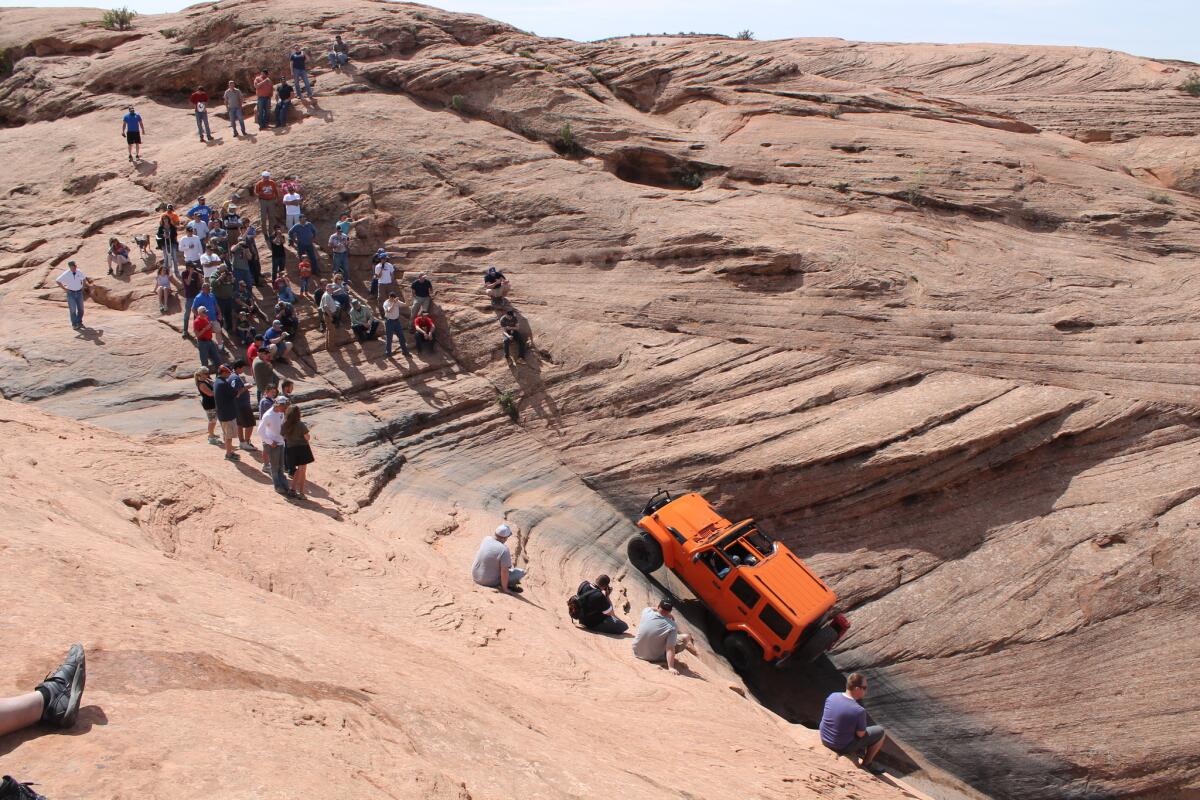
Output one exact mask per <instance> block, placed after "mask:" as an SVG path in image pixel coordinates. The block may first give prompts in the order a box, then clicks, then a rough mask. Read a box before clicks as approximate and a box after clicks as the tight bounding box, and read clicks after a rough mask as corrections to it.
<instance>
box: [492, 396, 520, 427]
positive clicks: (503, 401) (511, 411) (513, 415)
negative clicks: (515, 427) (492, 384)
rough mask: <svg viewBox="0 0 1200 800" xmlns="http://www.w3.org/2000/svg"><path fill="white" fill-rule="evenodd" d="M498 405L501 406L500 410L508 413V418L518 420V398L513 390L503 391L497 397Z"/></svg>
mask: <svg viewBox="0 0 1200 800" xmlns="http://www.w3.org/2000/svg"><path fill="white" fill-rule="evenodd" d="M496 405H498V406H500V410H501V411H503V412H504V413H505V414H508V418H509V419H511V420H512V421H513V422H516V421H517V399H516V398H515V397H513V393H512V392H501V393H500V394H499V396H497V397H496Z"/></svg>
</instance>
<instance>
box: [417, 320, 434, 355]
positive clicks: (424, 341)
mask: <svg viewBox="0 0 1200 800" xmlns="http://www.w3.org/2000/svg"><path fill="white" fill-rule="evenodd" d="M433 333H434V323H433V317H431V316H429V314H427V313H422V314H417V316H416V318H415V319H413V339H414V340H415V342H416V346H417V352H418V353H419V352H421V350H422V349H424V348H425V347H428V348H429V349H430V350H433Z"/></svg>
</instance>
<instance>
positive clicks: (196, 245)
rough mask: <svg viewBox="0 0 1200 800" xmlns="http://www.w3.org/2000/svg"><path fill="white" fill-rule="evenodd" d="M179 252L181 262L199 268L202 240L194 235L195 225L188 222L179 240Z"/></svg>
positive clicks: (202, 249) (202, 250)
mask: <svg viewBox="0 0 1200 800" xmlns="http://www.w3.org/2000/svg"><path fill="white" fill-rule="evenodd" d="M179 252H180V254H181V255H182V256H183V263H184V264H186V265H190V266H193V267H196V268H197V269H199V268H200V257H201V256H202V255H204V240H203V239H201V238H200V237H199V236H197V235H196V226H195V224H194V223H189V224H188V226H187V231H186V233H185V234H184V237H183V238H182V239H180V240H179Z"/></svg>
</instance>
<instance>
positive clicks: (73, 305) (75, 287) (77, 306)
mask: <svg viewBox="0 0 1200 800" xmlns="http://www.w3.org/2000/svg"><path fill="white" fill-rule="evenodd" d="M54 282H55V283H57V284H58V286H59V288H60V289H62V290H63V291H64V292H66V293H67V311H68V312H70V314H71V327H72V328H74V329H75V330H77V331H78V330H83V289H84V287H85V286H91V285H92V279H91V278H89V277H88V276H87V275H84V274H83V271H82V270H80V269H79V267H77V266H76V265H75V262H74V261H68V262H67V269H66V271H65V272H63V274H62V275H59V276H58V278H57V279H55V281H54Z"/></svg>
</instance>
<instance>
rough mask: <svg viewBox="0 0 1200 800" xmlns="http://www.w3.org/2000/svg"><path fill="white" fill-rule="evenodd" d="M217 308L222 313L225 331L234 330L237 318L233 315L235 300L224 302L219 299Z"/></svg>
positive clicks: (221, 320) (221, 321)
mask: <svg viewBox="0 0 1200 800" xmlns="http://www.w3.org/2000/svg"><path fill="white" fill-rule="evenodd" d="M217 308H218V309H219V310H220V311H221V319H220V323H221V325H222V326H223V327H224V328H225V330H227V331H228V330H233V323H234V321H235V320H236V319H237V317H236V316H235V315H234V313H233V298H230V299H228V300H222V299H221V298H219V297H218V298H217Z"/></svg>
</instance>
